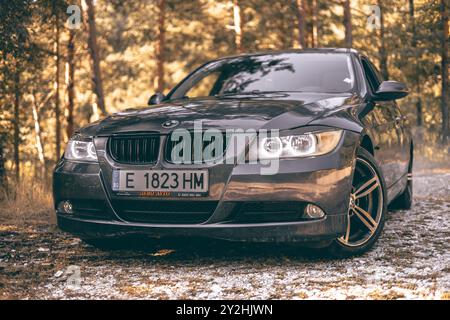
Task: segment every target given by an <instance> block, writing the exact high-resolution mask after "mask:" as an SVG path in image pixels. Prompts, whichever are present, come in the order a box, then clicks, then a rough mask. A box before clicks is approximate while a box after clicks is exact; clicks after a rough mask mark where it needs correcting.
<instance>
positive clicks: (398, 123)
mask: <svg viewBox="0 0 450 320" xmlns="http://www.w3.org/2000/svg"><path fill="white" fill-rule="evenodd" d="M402 120H403V118H402V117H395V125H396V126H399V125H400V124H401V123H402Z"/></svg>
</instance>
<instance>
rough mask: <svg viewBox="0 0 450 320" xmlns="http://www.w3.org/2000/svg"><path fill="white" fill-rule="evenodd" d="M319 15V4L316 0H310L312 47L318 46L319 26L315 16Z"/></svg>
mask: <svg viewBox="0 0 450 320" xmlns="http://www.w3.org/2000/svg"><path fill="white" fill-rule="evenodd" d="M318 15H319V5H318V3H317V0H312V15H311V18H312V39H313V41H312V46H313V48H315V47H319V46H320V44H319V26H318V23H317V16H318Z"/></svg>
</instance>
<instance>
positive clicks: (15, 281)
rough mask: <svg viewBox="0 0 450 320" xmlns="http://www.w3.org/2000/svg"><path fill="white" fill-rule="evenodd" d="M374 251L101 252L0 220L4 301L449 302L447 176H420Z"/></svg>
mask: <svg viewBox="0 0 450 320" xmlns="http://www.w3.org/2000/svg"><path fill="white" fill-rule="evenodd" d="M414 188H415V203H414V206H413V209H412V210H410V211H395V212H390V214H389V217H388V220H387V222H386V225H385V231H384V234H383V235H382V237H381V238H380V240H379V242H378V245H377V246H376V247H375V248H374V249H373V250H372V251H370V252H369V253H367V254H365V255H363V256H361V257H356V258H353V259H345V260H332V259H329V258H326V257H323V255H319V254H317V252H316V251H314V250H301V249H299V248H296V247H292V246H288V245H256V244H239V243H237V244H234V243H226V242H219V241H210V240H207V241H205V240H201V239H197V240H192V241H189V242H186V241H183V242H182V243H180V242H179V241H176V240H165V241H164V242H154V241H148V242H145V243H143V242H142V241H141V242H139V243H136V245H135V246H133V247H132V248H121V249H116V250H112V251H101V250H98V249H95V248H94V247H91V246H89V245H87V244H84V243H82V242H81V241H80V240H79V239H77V238H75V237H73V236H71V235H69V234H66V233H63V232H61V231H59V230H58V229H57V228H56V227H55V226H54V225H30V226H17V225H12V224H8V223H3V224H0V299H73V298H75V299H111V298H115V299H140V298H147V299H222V298H223V299H315V298H326V299H403V298H406V299H411V298H412V299H414V298H419V299H422V298H425V299H449V298H450V251H449V248H450V173H439V172H438V173H427V174H424V173H422V174H419V175H416V176H415V177H414Z"/></svg>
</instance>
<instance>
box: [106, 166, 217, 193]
mask: <svg viewBox="0 0 450 320" xmlns="http://www.w3.org/2000/svg"><path fill="white" fill-rule="evenodd" d="M208 187H209V177H208V170H114V171H113V181H112V189H113V191H115V192H117V193H123V194H138V195H141V196H198V195H207V194H208Z"/></svg>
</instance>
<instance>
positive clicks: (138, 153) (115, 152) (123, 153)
mask: <svg viewBox="0 0 450 320" xmlns="http://www.w3.org/2000/svg"><path fill="white" fill-rule="evenodd" d="M159 145H160V136H159V135H157V134H149V135H141V136H113V137H111V138H109V148H108V152H109V155H110V156H111V157H112V158H113V159H114V161H116V162H120V163H126V164H152V163H155V162H156V161H157V159H158V154H159Z"/></svg>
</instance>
